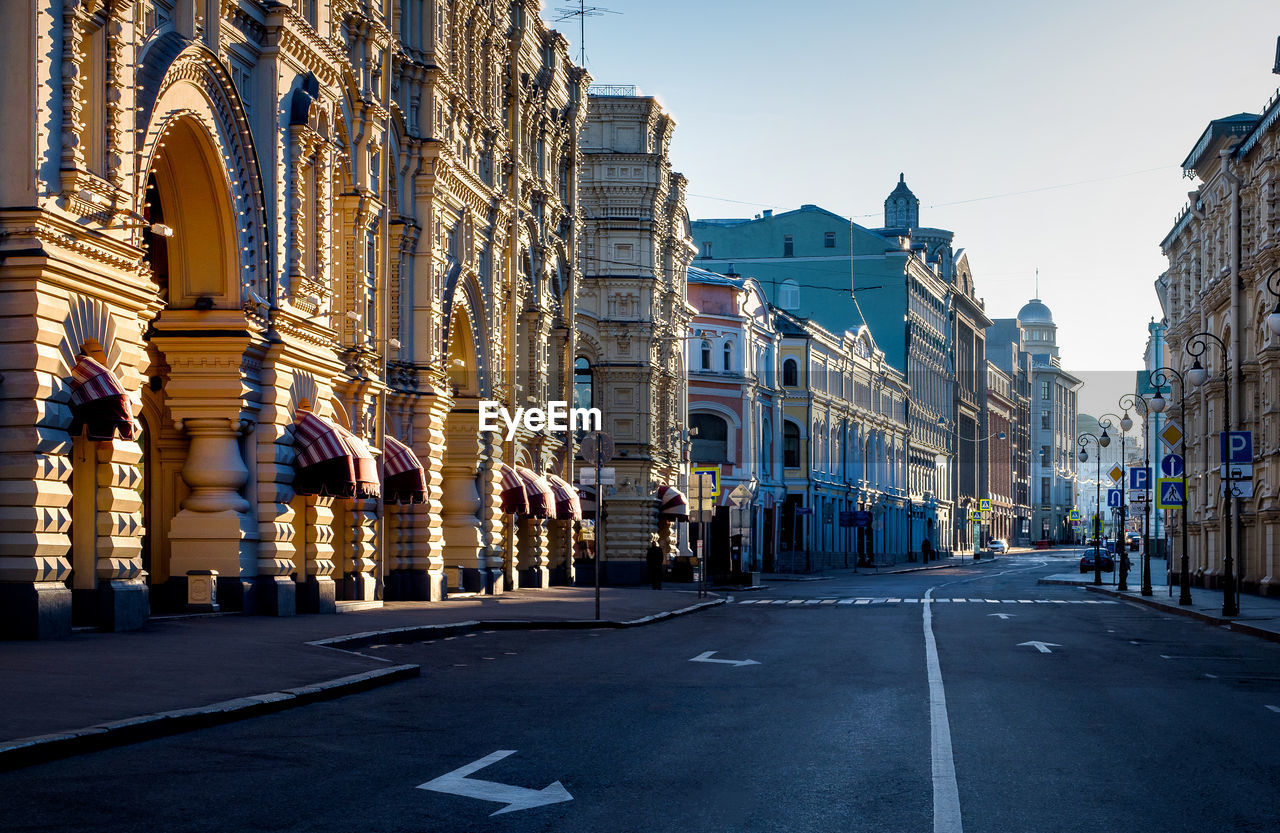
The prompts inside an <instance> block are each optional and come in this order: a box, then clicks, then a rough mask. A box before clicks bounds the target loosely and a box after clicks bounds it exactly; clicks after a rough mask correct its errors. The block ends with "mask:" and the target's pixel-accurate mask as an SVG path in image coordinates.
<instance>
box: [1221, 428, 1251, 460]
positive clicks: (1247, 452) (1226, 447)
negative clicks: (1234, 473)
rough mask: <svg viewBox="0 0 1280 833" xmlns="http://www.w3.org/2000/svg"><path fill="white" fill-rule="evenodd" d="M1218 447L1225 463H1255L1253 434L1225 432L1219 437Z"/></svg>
mask: <svg viewBox="0 0 1280 833" xmlns="http://www.w3.org/2000/svg"><path fill="white" fill-rule="evenodd" d="M1218 440H1219V442H1218V446H1219V450H1220V451H1221V452H1222V462H1224V463H1252V462H1253V432H1252V431H1223V432H1222V433H1221V434H1219V435H1218Z"/></svg>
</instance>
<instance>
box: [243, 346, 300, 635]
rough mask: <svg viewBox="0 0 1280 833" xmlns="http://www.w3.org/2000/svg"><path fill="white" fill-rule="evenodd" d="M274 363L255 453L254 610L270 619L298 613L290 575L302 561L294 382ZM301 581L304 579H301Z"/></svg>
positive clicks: (266, 379)
mask: <svg viewBox="0 0 1280 833" xmlns="http://www.w3.org/2000/svg"><path fill="white" fill-rule="evenodd" d="M291 379H292V377H291V375H290V374H288V373H283V372H281V371H280V370H279V369H278V367H277V366H276V363H275V361H274V360H272V361H271V362H270V363H269V364H268V366H267V367H265V368H264V370H263V398H264V400H265V401H264V404H263V407H262V410H261V411H260V412H259V415H258V416H259V422H258V425H257V430H256V432H255V435H256V442H255V443H254V446H253V447H254V449H255V451H254V453H255V454H256V455H257V460H256V464H257V474H258V488H257V507H256V510H257V521H258V558H257V568H256V571H255V578H254V579H253V582H254V591H253V596H254V599H255V605H254V607H255V610H254V612H256V613H260V614H263V615H266V616H292V615H294V614H295V613H297V610H298V599H297V590H298V588H297V585H296V584H295V583H294V582H293V580H292V579H291V578H290V577H289V576H290V574H291V573H293V572H294V570H295V563H294V562H295V559H297V558H298V555H297V546H296V543H295V541H294V536H295V529H296V523H297V520H298V518H297V514H296V511H295V509H294V506H293V500H294V493H293V488H292V484H293V457H294V454H293V434H292V433H291V432H290V431H289V426H290V425H291V424H292V422H293V409H292V407H291V406H292V405H293V403H292V402H291V401H290V398H289V393H288V391H287V389H284V390H282V388H284V387H285V386H287V385H288V383H289V382H290V381H291ZM299 578H301V577H299Z"/></svg>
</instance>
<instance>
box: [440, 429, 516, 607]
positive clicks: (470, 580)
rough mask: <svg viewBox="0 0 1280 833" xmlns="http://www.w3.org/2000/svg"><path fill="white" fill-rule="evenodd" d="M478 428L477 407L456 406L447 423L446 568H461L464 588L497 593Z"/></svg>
mask: <svg viewBox="0 0 1280 833" xmlns="http://www.w3.org/2000/svg"><path fill="white" fill-rule="evenodd" d="M479 427H480V426H479V414H478V412H477V411H475V410H472V409H471V408H465V409H463V408H462V407H455V408H454V410H453V411H452V412H451V413H450V414H449V418H448V420H447V424H446V427H445V438H446V448H445V459H444V465H443V466H442V467H441V474H442V483H441V489H442V492H441V510H442V513H443V518H442V527H443V532H444V564H445V567H446V568H447V569H451V570H452V569H456V570H457V571H458V573H459V578H458V583H459V584H460V585H461V586H462V587H463V588H464V589H466V590H469V591H473V592H482V593H498V592H501V591H502V588H503V585H502V580H501V571H500V570H495V569H494V567H495V565H494V564H491V563H490V559H489V558H488V556H487V550H486V546H485V540H484V535H483V530H482V518H484V517H485V515H484V509H485V502H486V501H485V499H484V498H485V495H486V494H487V493H488V489H487V488H486V489H482V488H479V487H478V485H477V467H478V465H479V461H480V460H481V454H482V448H481V442H480V433H479ZM496 566H498V567H500V566H501V564H500V563H499V564H498V565H496Z"/></svg>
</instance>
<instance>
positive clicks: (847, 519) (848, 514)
mask: <svg viewBox="0 0 1280 833" xmlns="http://www.w3.org/2000/svg"><path fill="white" fill-rule="evenodd" d="M853 515H854V513H853V511H852V510H849V509H842V510H841V511H840V526H842V527H851V526H853V521H854V518H853Z"/></svg>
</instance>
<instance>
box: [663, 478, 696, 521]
mask: <svg viewBox="0 0 1280 833" xmlns="http://www.w3.org/2000/svg"><path fill="white" fill-rule="evenodd" d="M658 514H659V516H661V518H662V519H663V520H666V521H687V520H688V519H689V501H688V499H686V498H685V496H684V495H683V494H682V493H681V492H680V490H679V489H677V488H676V487H675V486H659V487H658Z"/></svg>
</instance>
